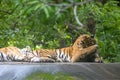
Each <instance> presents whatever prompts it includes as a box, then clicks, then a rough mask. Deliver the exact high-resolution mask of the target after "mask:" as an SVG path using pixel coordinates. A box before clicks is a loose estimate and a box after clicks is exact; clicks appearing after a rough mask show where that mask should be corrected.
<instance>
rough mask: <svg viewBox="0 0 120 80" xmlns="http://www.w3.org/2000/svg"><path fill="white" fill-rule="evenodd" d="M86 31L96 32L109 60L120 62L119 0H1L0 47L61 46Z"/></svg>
mask: <svg viewBox="0 0 120 80" xmlns="http://www.w3.org/2000/svg"><path fill="white" fill-rule="evenodd" d="M77 19H78V20H77ZM91 21H92V24H91ZM80 23H81V24H80ZM89 23H90V24H89ZM85 26H87V27H89V29H91V30H88V28H87V29H86V27H85ZM83 33H87V34H90V33H92V34H95V39H96V40H97V43H98V45H99V53H100V55H101V56H102V57H103V59H104V60H105V61H106V62H119V61H120V2H119V0H0V47H5V46H9V45H14V46H17V47H19V48H23V47H25V46H27V45H29V46H31V47H32V48H33V49H36V48H52V49H53V48H61V47H66V46H70V45H72V43H73V42H74V40H75V39H76V38H77V37H78V36H79V35H80V34H83Z"/></svg>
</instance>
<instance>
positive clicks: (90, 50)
mask: <svg viewBox="0 0 120 80" xmlns="http://www.w3.org/2000/svg"><path fill="white" fill-rule="evenodd" d="M81 42H84V44H81ZM96 51H97V45H96V41H95V39H93V38H91V37H90V36H88V35H81V36H80V37H78V38H77V40H76V41H75V42H74V44H73V46H70V47H66V48H61V49H55V50H50V49H38V50H35V51H33V53H34V54H36V56H37V57H47V58H48V61H49V59H51V58H52V59H54V60H56V61H63V62H64V59H66V58H68V59H66V61H67V60H68V61H69V62H77V61H81V59H84V58H85V57H86V56H87V55H89V54H94V53H95V52H96ZM66 55H67V56H66ZM63 57H64V58H63ZM69 59H70V60H69Z"/></svg>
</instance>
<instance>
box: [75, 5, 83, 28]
mask: <svg viewBox="0 0 120 80" xmlns="http://www.w3.org/2000/svg"><path fill="white" fill-rule="evenodd" d="M73 11H74V16H75V20H76V22H77V23H78V25H79V26H81V27H83V24H82V23H81V22H80V20H79V19H78V16H77V5H75V6H74V10H73Z"/></svg>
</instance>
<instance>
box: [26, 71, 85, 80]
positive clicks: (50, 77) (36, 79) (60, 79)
mask: <svg viewBox="0 0 120 80" xmlns="http://www.w3.org/2000/svg"><path fill="white" fill-rule="evenodd" d="M25 80H85V79H84V78H83V77H79V78H78V77H75V76H70V75H67V74H64V73H56V74H50V73H43V72H41V73H40V72H37V73H32V74H31V75H29V76H27V77H26V78H25Z"/></svg>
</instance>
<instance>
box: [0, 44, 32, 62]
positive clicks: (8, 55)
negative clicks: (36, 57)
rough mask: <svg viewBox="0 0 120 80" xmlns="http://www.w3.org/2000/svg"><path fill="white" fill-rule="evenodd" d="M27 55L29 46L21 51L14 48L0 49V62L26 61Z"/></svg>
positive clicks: (29, 51)
mask: <svg viewBox="0 0 120 80" xmlns="http://www.w3.org/2000/svg"><path fill="white" fill-rule="evenodd" d="M28 53H29V54H30V53H31V49H30V47H29V46H26V48H23V49H19V48H17V47H14V46H8V47H4V48H0V61H1V62H4V61H6V62H8V61H28V59H27V56H28V55H27V54H28Z"/></svg>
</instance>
